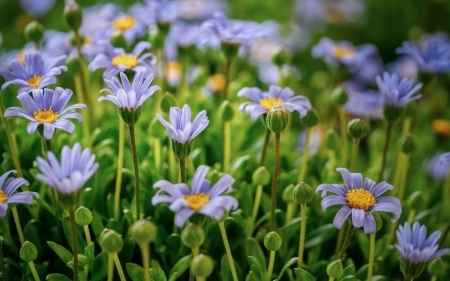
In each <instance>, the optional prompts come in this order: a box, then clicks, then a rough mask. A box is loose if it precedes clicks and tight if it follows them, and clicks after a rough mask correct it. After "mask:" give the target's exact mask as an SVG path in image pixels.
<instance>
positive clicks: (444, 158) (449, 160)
mask: <svg viewBox="0 0 450 281" xmlns="http://www.w3.org/2000/svg"><path fill="white" fill-rule="evenodd" d="M439 163H440V164H441V165H442V166H444V167H446V168H448V166H449V165H450V152H446V153H444V154H442V155H441V156H439Z"/></svg>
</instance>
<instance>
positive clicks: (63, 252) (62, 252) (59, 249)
mask: <svg viewBox="0 0 450 281" xmlns="http://www.w3.org/2000/svg"><path fill="white" fill-rule="evenodd" d="M47 244H48V246H49V247H50V248H51V249H52V250H53V251H54V252H55V253H56V254H57V255H58V257H59V258H60V259H61V260H62V261H63V262H64V263H65V264H67V263H68V262H69V261H71V260H72V259H73V256H72V253H70V251H69V250H67V249H66V248H64V247H63V246H61V245H58V244H56V243H55V242H52V241H47Z"/></svg>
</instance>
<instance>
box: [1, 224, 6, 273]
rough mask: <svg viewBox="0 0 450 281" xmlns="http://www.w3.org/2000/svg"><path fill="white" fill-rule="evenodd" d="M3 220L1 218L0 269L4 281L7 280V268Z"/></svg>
mask: <svg viewBox="0 0 450 281" xmlns="http://www.w3.org/2000/svg"><path fill="white" fill-rule="evenodd" d="M1 222H2V220H1V219H0V271H1V272H2V281H7V279H6V270H5V263H4V261H3V247H2V243H3V237H2V235H1V234H2V224H1Z"/></svg>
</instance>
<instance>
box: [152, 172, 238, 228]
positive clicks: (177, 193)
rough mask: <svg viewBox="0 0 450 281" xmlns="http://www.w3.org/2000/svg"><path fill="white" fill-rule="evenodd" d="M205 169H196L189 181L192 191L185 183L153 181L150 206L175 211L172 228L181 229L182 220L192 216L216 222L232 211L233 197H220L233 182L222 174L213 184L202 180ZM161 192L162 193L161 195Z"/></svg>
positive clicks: (234, 207) (226, 175)
mask: <svg viewBox="0 0 450 281" xmlns="http://www.w3.org/2000/svg"><path fill="white" fill-rule="evenodd" d="M208 170H209V167H206V166H200V167H198V168H197V170H196V171H195V174H194V177H193V179H192V188H189V187H188V186H187V185H186V184H185V183H180V184H172V183H171V182H168V181H166V180H160V181H158V182H156V183H155V184H154V185H153V187H154V188H160V190H159V191H158V192H157V193H156V195H155V196H153V198H152V204H153V205H157V204H160V203H170V206H169V209H170V210H171V211H172V212H177V215H176V216H175V225H176V226H178V227H183V225H184V224H185V223H186V221H187V220H188V219H189V218H190V217H191V216H193V215H194V214H196V213H198V214H202V215H205V216H211V217H213V218H214V219H215V220H216V221H220V220H221V219H222V217H223V215H224V213H225V211H227V212H229V211H231V210H235V209H236V208H237V207H238V205H239V203H238V201H237V200H236V198H234V197H233V196H230V195H222V194H223V193H224V192H226V191H228V190H230V189H231V185H232V184H233V183H234V179H233V178H232V177H231V176H230V175H228V174H225V175H224V176H222V177H221V178H220V179H219V180H218V181H217V183H216V184H215V185H213V186H212V187H210V185H211V182H210V181H209V180H207V179H205V177H206V174H207V173H208ZM162 192H165V193H166V194H161V193H162Z"/></svg>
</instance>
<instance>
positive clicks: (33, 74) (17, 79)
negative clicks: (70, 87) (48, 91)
mask: <svg viewBox="0 0 450 281" xmlns="http://www.w3.org/2000/svg"><path fill="white" fill-rule="evenodd" d="M65 59H66V56H58V57H55V58H52V59H49V60H46V61H43V60H42V55H41V52H39V51H29V52H27V53H25V60H24V61H25V64H24V65H22V64H21V63H20V62H19V61H18V60H16V59H15V60H12V61H11V62H10V63H9V67H10V68H11V70H12V72H11V71H8V70H6V69H0V75H1V76H3V77H5V78H6V79H7V80H9V81H8V82H6V83H4V84H3V86H2V90H5V89H6V87H8V86H9V85H11V84H17V85H20V88H19V91H18V93H22V92H27V93H29V92H30V91H32V90H34V89H42V88H44V87H46V86H48V85H51V84H54V83H56V77H55V75H58V74H61V71H67V67H66V66H65V65H60V66H56V65H59V64H60V63H61V62H62V61H63V60H65Z"/></svg>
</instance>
